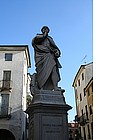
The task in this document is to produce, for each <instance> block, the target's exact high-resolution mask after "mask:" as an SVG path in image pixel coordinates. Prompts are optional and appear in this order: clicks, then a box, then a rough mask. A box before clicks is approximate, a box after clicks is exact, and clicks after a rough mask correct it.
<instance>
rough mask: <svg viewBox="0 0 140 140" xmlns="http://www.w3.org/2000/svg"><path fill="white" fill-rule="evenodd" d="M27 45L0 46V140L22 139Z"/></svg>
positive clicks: (24, 122)
mask: <svg viewBox="0 0 140 140" xmlns="http://www.w3.org/2000/svg"><path fill="white" fill-rule="evenodd" d="M30 65H31V63H30V55H29V50H28V46H27V45H0V140H25V139H26V114H25V112H24V111H25V110H26V94H27V84H28V83H27V78H28V77H27V73H28V68H29V67H30Z"/></svg>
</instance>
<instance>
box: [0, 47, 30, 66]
mask: <svg viewBox="0 0 140 140" xmlns="http://www.w3.org/2000/svg"><path fill="white" fill-rule="evenodd" d="M0 48H1V50H3V51H5V50H6V51H7V50H9V51H18V50H17V49H13V48H18V49H19V51H24V50H25V54H26V57H27V64H28V68H30V67H31V60H30V53H29V48H28V45H0Z"/></svg>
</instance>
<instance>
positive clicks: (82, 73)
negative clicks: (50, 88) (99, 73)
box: [73, 63, 93, 140]
mask: <svg viewBox="0 0 140 140" xmlns="http://www.w3.org/2000/svg"><path fill="white" fill-rule="evenodd" d="M92 77H93V63H89V64H85V65H81V66H80V68H79V70H78V72H77V74H76V76H75V79H74V82H73V87H74V90H75V100H76V111H77V115H76V121H78V123H79V131H80V135H81V138H83V139H84V140H87V139H90V137H89V133H90V132H89V124H88V123H89V107H88V102H87V96H86V92H85V88H86V86H87V84H88V83H89V82H90V80H91V78H92Z"/></svg>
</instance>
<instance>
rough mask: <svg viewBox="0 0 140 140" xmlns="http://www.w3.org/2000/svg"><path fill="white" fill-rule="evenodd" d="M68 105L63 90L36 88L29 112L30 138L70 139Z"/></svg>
mask: <svg viewBox="0 0 140 140" xmlns="http://www.w3.org/2000/svg"><path fill="white" fill-rule="evenodd" d="M71 108H72V107H71V106H69V105H67V104H66V102H65V98H64V96H63V93H62V92H61V91H50V90H36V91H35V94H34V96H33V101H32V103H31V105H30V106H29V107H28V108H27V110H26V113H28V114H29V140H68V120H67V111H68V110H70V109H71Z"/></svg>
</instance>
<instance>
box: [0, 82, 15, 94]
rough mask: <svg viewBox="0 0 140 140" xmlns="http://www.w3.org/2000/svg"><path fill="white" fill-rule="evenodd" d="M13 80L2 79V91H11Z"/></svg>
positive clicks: (0, 85)
mask: <svg viewBox="0 0 140 140" xmlns="http://www.w3.org/2000/svg"><path fill="white" fill-rule="evenodd" d="M12 86H13V82H12V81H11V80H0V91H3V90H9V91H11V89H12Z"/></svg>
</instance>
